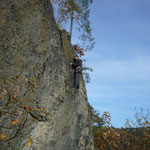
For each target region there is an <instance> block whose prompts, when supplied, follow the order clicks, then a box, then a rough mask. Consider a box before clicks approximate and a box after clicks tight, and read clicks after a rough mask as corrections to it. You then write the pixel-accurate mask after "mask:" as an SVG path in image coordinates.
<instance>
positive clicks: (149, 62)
mask: <svg viewBox="0 0 150 150" xmlns="http://www.w3.org/2000/svg"><path fill="white" fill-rule="evenodd" d="M149 66H150V57H149V56H135V57H134V58H133V59H131V58H130V59H122V60H120V59H109V60H108V59H106V58H102V57H101V59H99V60H96V61H95V62H94V61H93V69H94V70H95V72H94V74H93V76H94V78H99V79H101V80H103V79H106V78H107V79H108V80H111V81H114V80H115V81H122V82H126V81H131V80H132V81H133V80H142V81H145V80H149V79H150V67H149Z"/></svg>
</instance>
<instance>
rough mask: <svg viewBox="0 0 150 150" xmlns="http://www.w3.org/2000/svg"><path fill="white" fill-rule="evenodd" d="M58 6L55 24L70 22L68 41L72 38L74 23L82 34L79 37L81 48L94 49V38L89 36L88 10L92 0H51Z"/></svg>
mask: <svg viewBox="0 0 150 150" xmlns="http://www.w3.org/2000/svg"><path fill="white" fill-rule="evenodd" d="M53 2H54V3H55V4H57V5H58V16H57V23H58V24H62V23H63V22H67V21H68V20H69V19H70V20H71V24H70V40H71V37H72V30H73V22H76V23H77V24H78V25H79V26H78V30H79V31H80V32H82V34H81V35H80V39H81V41H83V43H82V47H84V49H86V50H91V49H92V48H93V47H94V38H93V37H92V34H91V31H92V29H91V26H90V21H89V14H90V9H89V5H90V4H91V3H92V2H93V0H53Z"/></svg>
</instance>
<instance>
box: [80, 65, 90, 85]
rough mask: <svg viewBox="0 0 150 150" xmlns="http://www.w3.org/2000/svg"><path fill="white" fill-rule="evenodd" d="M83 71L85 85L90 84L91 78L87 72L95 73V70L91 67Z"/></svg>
mask: <svg viewBox="0 0 150 150" xmlns="http://www.w3.org/2000/svg"><path fill="white" fill-rule="evenodd" d="M82 70H83V78H84V80H85V83H90V81H91V78H90V74H89V72H87V71H90V72H93V69H92V68H89V67H82Z"/></svg>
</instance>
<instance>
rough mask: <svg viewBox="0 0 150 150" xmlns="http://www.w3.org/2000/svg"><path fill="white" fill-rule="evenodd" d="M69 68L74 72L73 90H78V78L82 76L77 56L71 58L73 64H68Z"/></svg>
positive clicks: (80, 61)
mask: <svg viewBox="0 0 150 150" xmlns="http://www.w3.org/2000/svg"><path fill="white" fill-rule="evenodd" d="M70 66H72V68H73V69H74V70H75V71H74V86H73V88H76V89H79V87H80V76H81V74H82V60H81V59H79V56H78V55H75V57H74V58H73V63H70Z"/></svg>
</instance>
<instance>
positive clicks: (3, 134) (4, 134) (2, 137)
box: [0, 133, 6, 141]
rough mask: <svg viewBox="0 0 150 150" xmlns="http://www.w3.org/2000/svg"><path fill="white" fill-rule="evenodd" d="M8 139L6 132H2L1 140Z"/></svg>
mask: <svg viewBox="0 0 150 150" xmlns="http://www.w3.org/2000/svg"><path fill="white" fill-rule="evenodd" d="M5 139H6V133H1V134H0V140H2V141H3V140H5Z"/></svg>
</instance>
